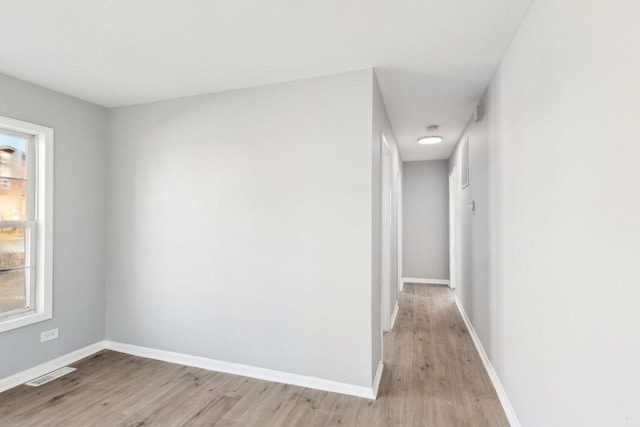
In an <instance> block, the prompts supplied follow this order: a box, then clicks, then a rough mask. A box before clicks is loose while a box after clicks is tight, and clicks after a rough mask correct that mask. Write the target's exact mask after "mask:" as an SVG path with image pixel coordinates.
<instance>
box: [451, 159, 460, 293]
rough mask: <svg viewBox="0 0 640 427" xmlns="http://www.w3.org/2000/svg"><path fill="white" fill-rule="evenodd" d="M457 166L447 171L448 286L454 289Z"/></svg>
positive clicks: (456, 270) (456, 272) (455, 280)
mask: <svg viewBox="0 0 640 427" xmlns="http://www.w3.org/2000/svg"><path fill="white" fill-rule="evenodd" d="M456 172H457V168H456V167H455V166H454V167H453V168H452V169H451V171H450V172H449V286H450V287H451V289H455V288H456V286H457V284H458V262H457V256H456V253H457V252H456V251H457V244H456V240H457V235H456V226H457V218H456V200H457V195H458V191H457V188H458V186H457V183H458V182H457V179H456V177H457V174H456Z"/></svg>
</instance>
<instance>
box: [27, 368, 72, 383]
mask: <svg viewBox="0 0 640 427" xmlns="http://www.w3.org/2000/svg"><path fill="white" fill-rule="evenodd" d="M75 370H76V368H71V367H69V366H65V367H64V368H60V369H56V370H55V371H53V372H49V373H48V374H44V375H43V376H41V377H38V378H35V379H33V380H31V381H29V382H28V383H25V385H30V386H32V387H40V386H41V385H42V384H46V383H48V382H49V381H53V380H55V379H56V378H60V377H61V376H63V375H67V374H68V373H69V372H73V371H75Z"/></svg>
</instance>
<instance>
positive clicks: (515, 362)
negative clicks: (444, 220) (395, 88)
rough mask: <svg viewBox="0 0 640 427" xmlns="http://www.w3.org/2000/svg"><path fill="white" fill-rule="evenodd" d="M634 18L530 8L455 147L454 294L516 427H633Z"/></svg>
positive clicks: (595, 5)
mask: <svg viewBox="0 0 640 427" xmlns="http://www.w3.org/2000/svg"><path fill="white" fill-rule="evenodd" d="M639 15H640V4H639V3H638V2H636V1H630V0H620V1H614V2H610V3H607V7H606V8H603V7H602V3H601V2H597V1H592V0H589V1H578V0H558V1H541V0H538V1H537V2H535V3H534V5H533V7H532V9H531V10H530V12H529V14H528V16H527V18H526V19H525V21H524V23H523V26H522V28H521V29H520V31H519V33H518V35H517V36H516V38H515V39H514V41H513V43H512V45H511V47H510V49H509V51H508V52H507V54H506V56H505V58H504V59H503V61H502V64H501V66H500V68H499V69H498V71H497V73H496V75H495V77H494V79H493V81H492V83H491V85H490V87H489V89H488V91H487V94H486V97H485V98H486V106H487V116H486V118H485V119H484V121H482V122H481V123H472V124H471V126H470V127H469V129H468V130H467V135H465V136H464V137H463V139H464V138H466V136H469V139H470V144H471V145H470V158H471V177H470V182H471V185H470V187H469V188H468V190H467V191H466V194H463V195H461V196H460V197H461V198H460V201H459V202H460V203H459V204H458V212H459V215H460V216H461V217H462V218H466V219H465V220H464V221H468V225H469V226H468V228H467V229H466V230H460V231H461V234H462V236H461V238H462V239H464V241H466V242H467V247H468V248H470V253H469V254H468V256H467V257H466V259H463V260H462V266H461V268H462V270H463V271H464V272H465V273H464V275H465V279H464V280H465V282H464V283H462V285H461V286H459V288H458V291H462V292H465V293H466V296H464V298H463V305H464V306H465V309H466V311H467V312H469V314H470V316H471V319H472V322H473V324H474V327H475V329H476V330H477V332H478V334H479V336H480V338H481V340H482V342H483V344H484V347H485V348H486V349H487V351H488V353H489V357H490V359H491V361H492V363H493V365H494V367H495V368H496V371H497V373H498V375H499V377H500V378H501V381H502V383H503V385H504V387H505V389H506V392H507V394H508V396H509V398H510V400H511V402H512V403H513V406H514V408H515V411H516V413H517V414H518V416H519V418H520V421H521V422H522V425H523V426H525V427H528V426H548V427H555V426H557V427H561V426H583V427H598V426H603V425H607V426H636V425H640V406H639V405H638V396H640V365H639V364H638V360H640V341H639V340H638V339H637V335H638V331H639V330H640V316H639V315H638V310H637V303H638V300H639V299H640V288H639V287H638V277H640V264H639V263H638V261H637V259H638V247H640V221H638V218H640V202H639V201H638V198H637V197H636V196H635V195H636V194H637V185H638V182H640V169H639V168H638V159H639V158H640V144H638V142H637V138H638V135H639V134H640V121H638V119H637V115H638V112H637V110H638V109H637V101H638V99H640V85H638V84H637V76H638V75H640V50H638V49H637V41H638V40H639V39H640V27H639V26H638V25H637V17H638V16H639ZM612 29H615V30H614V31H612ZM459 159H460V156H459V155H458V154H456V155H454V156H453V158H452V165H455V164H458V165H459ZM470 199H474V200H476V204H477V210H476V212H475V213H473V214H470V213H469V212H468V211H467V210H465V207H464V204H463V202H466V201H467V200H470ZM487 253H489V256H488V257H487V256H486V254H487Z"/></svg>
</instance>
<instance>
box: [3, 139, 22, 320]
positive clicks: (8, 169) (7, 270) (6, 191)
mask: <svg viewBox="0 0 640 427" xmlns="http://www.w3.org/2000/svg"><path fill="white" fill-rule="evenodd" d="M28 142H29V137H28V136H26V135H25V136H20V135H18V134H13V133H5V132H4V131H0V221H2V223H3V225H6V224H7V222H9V224H10V225H15V226H11V227H6V226H3V227H0V314H2V313H8V312H12V311H14V310H20V309H24V308H27V307H28V305H29V298H28V296H29V289H28V282H29V281H28V274H29V271H28V270H29V269H28V265H27V263H26V262H27V261H28V256H26V255H27V253H28V252H27V246H28V244H27V243H26V242H27V240H25V237H26V236H25V234H26V233H25V227H20V226H19V225H20V224H19V222H20V221H25V220H28V219H29V218H28V207H27V204H28V200H27V183H28V175H27V164H28V162H27V159H28V152H27V149H28ZM12 221H16V222H17V223H15V224H11V222H12ZM27 233H28V231H27Z"/></svg>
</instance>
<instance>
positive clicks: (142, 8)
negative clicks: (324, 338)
mask: <svg viewBox="0 0 640 427" xmlns="http://www.w3.org/2000/svg"><path fill="white" fill-rule="evenodd" d="M531 2H532V0H484V1H476V0H412V1H410V0H324V1H321V0H268V1H267V0H244V1H243V0H135V1H126V0H56V1H51V0H3V1H2V2H0V24H1V25H0V58H1V59H2V60H1V61H0V72H1V73H4V74H8V75H10V76H14V77H17V78H20V79H23V80H26V81H29V82H33V83H36V84H39V85H42V86H45V87H48V88H51V89H54V90H56V91H59V92H63V93H67V94H69V95H73V96H75V97H78V98H81V99H85V100H88V101H91V102H94V103H96V104H100V105H103V106H106V107H113V106H121V105H128V104H136V103H142V102H149V101H155V100H161V99H169V98H176V97H181V96H187V95H195V94H201V93H208V92H216V91H222V90H229V89H235V88H242V87H250V86H257V85H264V84H269V83H276V82H282V81H289V80H296V79H302V78H308V77H315V76H322V75H326V74H333V73H339V72H344V71H350V70H356V69H363V68H369V67H374V68H376V70H377V75H378V79H379V82H380V86H381V90H382V93H383V96H384V99H385V103H386V106H387V110H388V112H389V115H390V118H391V121H392V125H393V128H394V131H395V133H396V139H397V140H398V143H399V145H400V150H401V152H402V155H403V158H404V160H429V159H443V158H447V157H448V156H449V154H450V152H451V149H452V148H453V145H454V144H455V142H456V140H457V138H459V136H460V134H461V132H462V131H463V129H464V126H465V124H466V122H467V120H468V118H469V117H470V115H471V113H472V111H473V108H474V106H475V104H476V103H477V101H478V99H479V97H480V95H481V94H482V92H483V90H484V88H485V86H486V85H487V83H488V81H489V79H490V78H491V75H492V73H493V71H494V70H495V68H496V67H497V65H498V63H499V60H500V58H501V57H502V54H503V53H504V51H505V50H506V48H507V46H508V44H509V42H510V40H511V38H512V37H513V35H514V34H515V32H516V30H517V28H518V26H519V24H520V22H521V21H522V18H523V17H524V14H525V13H526V11H527V9H528V7H529V5H530V3H531ZM432 123H437V124H440V125H441V126H442V128H441V132H440V133H441V134H442V136H444V137H445V143H444V144H440V145H437V146H419V145H418V144H417V143H416V139H417V138H418V137H420V136H422V135H424V134H426V133H427V132H426V130H425V125H429V124H432Z"/></svg>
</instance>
